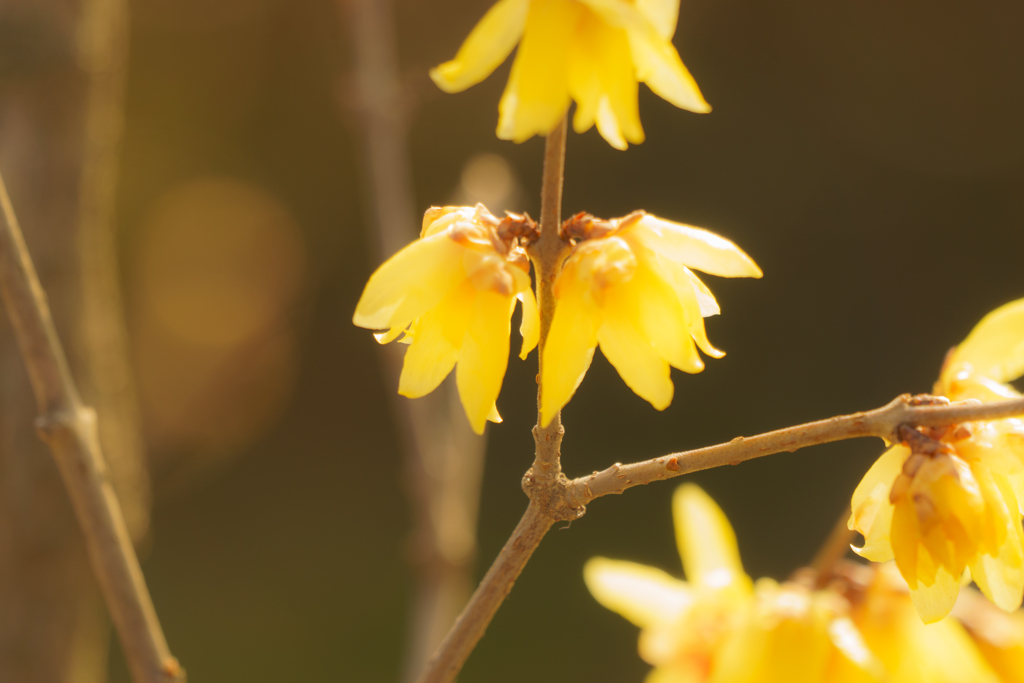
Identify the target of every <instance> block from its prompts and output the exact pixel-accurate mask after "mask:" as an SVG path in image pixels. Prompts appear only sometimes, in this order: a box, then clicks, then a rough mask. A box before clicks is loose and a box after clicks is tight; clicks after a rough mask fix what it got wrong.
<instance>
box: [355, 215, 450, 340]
mask: <svg viewBox="0 0 1024 683" xmlns="http://www.w3.org/2000/svg"><path fill="white" fill-rule="evenodd" d="M463 251H464V248H463V247H462V246H460V245H459V244H457V243H456V242H455V241H454V240H452V239H450V238H449V237H448V235H447V234H446V233H440V234H436V235H432V236H430V237H427V238H425V239H421V240H417V241H415V242H413V243H412V244H410V245H409V246H407V247H405V248H403V249H402V250H401V251H399V252H398V253H397V254H395V255H394V256H392V257H391V258H390V259H388V260H387V261H385V262H384V264H383V265H381V267H380V268H378V269H377V270H376V271H375V272H374V273H373V275H371V276H370V280H369V281H368V282H367V283H366V289H364V290H363V295H362V296H361V297H360V298H359V303H358V304H356V312H355V315H353V316H352V322H353V323H355V324H356V325H358V326H359V327H366V328H369V329H371V330H383V329H386V328H390V327H399V328H404V327H405V326H406V325H408V324H409V323H410V322H412V321H413V320H414V319H415V318H418V317H419V316H421V315H422V314H423V313H425V312H426V311H427V310H429V309H431V308H433V307H434V306H436V305H437V303H438V302H439V301H441V299H443V298H444V297H445V295H446V294H448V292H449V291H450V290H451V289H452V287H454V286H455V285H457V284H458V283H459V282H460V281H462V280H463V279H464V278H465V277H466V274H465V272H463V270H462V265H461V264H462V252H463Z"/></svg>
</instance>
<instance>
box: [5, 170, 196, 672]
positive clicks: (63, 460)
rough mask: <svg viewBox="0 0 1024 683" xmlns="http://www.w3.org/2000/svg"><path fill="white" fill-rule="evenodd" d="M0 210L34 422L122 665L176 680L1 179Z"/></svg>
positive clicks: (92, 422)
mask: <svg viewBox="0 0 1024 683" xmlns="http://www.w3.org/2000/svg"><path fill="white" fill-rule="evenodd" d="M0 208H2V214H3V215H2V218H0V296H2V298H3V301H4V304H5V306H6V307H7V313H8V315H9V317H10V319H11V324H12V326H13V328H14V335H15V338H16V339H17V342H18V346H19V348H20V349H21V354H22V357H23V359H24V361H25V365H26V367H27V369H28V374H29V379H30V381H31V383H32V389H33V392H34V394H35V397H36V404H37V408H38V412H39V417H38V419H37V421H36V426H37V428H38V430H39V434H40V437H41V438H42V439H43V441H45V442H46V444H47V445H48V446H49V447H50V450H51V451H52V453H53V457H54V460H55V461H56V463H57V468H58V469H59V470H60V473H61V478H62V479H63V480H64V484H65V486H66V487H67V490H68V494H69V496H70V498H71V503H72V506H73V507H74V510H75V514H76V516H77V517H78V521H79V524H80V525H81V528H82V533H83V535H84V537H85V542H86V547H87V549H88V551H89V557H90V560H91V561H92V566H93V571H94V572H95V574H96V578H97V580H98V582H99V584H100V588H101V590H102V592H103V595H104V597H105V599H106V603H107V608H108V609H109V610H110V614H111V616H112V617H113V620H114V624H115V625H116V627H117V630H118V633H119V635H120V636H121V643H122V645H123V647H124V652H125V656H126V658H127V660H128V664H129V668H130V669H131V671H132V675H133V678H134V680H135V681H136V683H168V682H169V681H183V680H184V672H183V671H182V670H181V668H180V667H179V665H178V662H177V660H176V659H174V657H172V656H171V653H170V650H169V649H168V647H167V641H166V640H165V639H164V634H163V631H162V630H161V628H160V622H159V621H158V619H157V616H156V610H155V609H154V607H153V601H152V599H151V598H150V596H149V591H148V590H147V588H146V584H145V580H144V579H143V576H142V569H141V568H140V567H139V561H138V558H137V557H136V556H135V549H134V548H133V547H132V542H131V538H130V536H129V534H128V527H127V525H126V524H125V521H124V516H123V515H122V513H121V507H120V505H119V503H118V500H117V497H116V495H115V494H114V489H113V487H112V486H111V484H110V478H109V472H108V469H107V465H106V462H105V461H104V460H103V454H102V452H101V450H100V445H99V438H98V433H97V429H96V413H95V412H94V411H93V410H92V409H90V408H88V407H86V406H84V405H82V401H81V399H80V398H79V395H78V389H77V388H76V387H75V384H74V380H73V379H72V378H71V373H70V371H69V370H68V363H67V359H66V357H65V355H64V350H63V348H62V347H61V344H60V340H59V339H58V338H57V332H56V330H55V329H54V326H53V320H52V319H51V316H50V309H49V306H48V305H47V302H46V294H45V293H44V292H43V289H42V286H41V285H40V284H39V278H38V277H37V275H36V272H35V268H34V266H33V265H32V261H31V258H30V257H29V254H28V250H27V249H26V248H25V241H24V238H23V237H22V234H21V228H20V227H19V226H18V222H17V218H16V217H15V215H14V209H13V207H12V206H11V201H10V198H9V197H8V196H7V188H6V186H5V185H4V184H3V179H2V178H0Z"/></svg>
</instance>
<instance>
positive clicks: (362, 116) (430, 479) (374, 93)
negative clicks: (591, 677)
mask: <svg viewBox="0 0 1024 683" xmlns="http://www.w3.org/2000/svg"><path fill="white" fill-rule="evenodd" d="M339 10H340V12H341V15H342V17H343V18H344V19H345V24H346V27H347V28H348V29H349V31H350V37H351V44H352V48H353V57H354V69H353V75H354V79H353V83H352V84H353V85H354V92H353V93H352V95H354V97H352V98H351V101H352V102H353V103H354V104H355V107H354V111H355V113H356V114H357V115H358V116H357V120H358V126H359V135H358V137H359V139H360V141H361V142H362V153H363V169H364V173H363V177H364V185H365V190H366V195H367V204H368V205H369V206H370V207H371V208H372V214H373V221H372V222H371V225H369V226H368V227H370V228H371V230H370V233H371V234H372V235H373V237H374V239H373V246H374V247H375V248H374V249H373V250H372V252H373V253H372V258H373V259H374V260H375V261H377V262H379V261H383V260H384V259H386V258H387V257H389V256H390V255H392V254H394V253H395V252H396V251H398V250H399V249H401V248H402V247H404V246H405V245H406V244H408V243H409V242H410V241H412V240H413V239H415V238H416V235H417V232H418V230H419V221H418V220H417V219H416V215H415V212H416V209H415V192H414V190H413V174H412V171H411V168H410V166H411V164H410V161H409V151H408V142H407V137H408V120H407V116H406V115H405V114H404V111H405V109H406V107H405V106H403V101H402V100H403V93H402V84H401V78H400V74H399V67H398V46H397V38H396V36H395V20H394V3H393V2H391V1H390V0H339ZM379 350H380V355H381V360H382V365H383V368H384V375H385V378H386V381H387V383H388V386H389V388H390V389H389V391H388V394H389V395H390V396H391V399H392V409H393V412H394V415H395V417H396V418H397V422H398V426H399V430H398V431H399V435H400V446H401V450H402V459H403V461H404V465H405V474H406V483H407V492H408V495H409V499H410V503H411V507H412V509H413V514H412V517H413V519H414V525H415V526H414V529H413V532H412V543H411V544H410V545H411V547H412V552H411V555H412V557H411V561H412V565H413V569H414V571H415V577H416V588H415V594H414V597H413V601H412V610H411V615H410V622H409V634H408V643H407V645H406V652H405V663H404V667H403V669H404V671H403V676H402V680H404V681H410V682H411V681H414V680H415V679H416V676H417V675H418V674H419V673H420V671H422V669H423V666H424V664H425V663H426V661H427V658H428V657H429V656H430V655H431V654H432V653H433V652H434V650H435V649H436V648H437V646H438V645H439V644H440V643H441V640H442V639H443V638H444V635H445V634H446V633H447V632H448V629H449V628H450V627H451V625H452V623H453V622H454V621H455V619H456V617H457V616H458V614H459V610H460V609H461V608H462V607H463V606H464V605H465V604H466V599H467V598H468V597H469V594H470V591H471V590H472V581H471V570H472V567H473V560H474V559H475V557H476V523H477V508H478V505H479V501H480V483H481V476H482V473H483V459H484V451H485V447H486V440H485V439H484V438H483V437H480V436H477V435H476V434H474V433H473V430H472V429H471V428H470V427H469V422H468V421H467V420H466V418H465V416H464V415H463V412H462V407H461V405H460V404H459V399H458V395H457V393H456V389H455V386H454V383H453V382H452V381H451V379H452V378H449V380H448V381H446V382H445V383H443V384H442V385H441V387H439V388H438V389H437V390H436V391H434V392H433V393H432V394H430V395H429V396H425V397H423V398H420V399H417V400H415V401H410V400H409V399H407V398H404V397H402V396H399V395H398V394H396V393H395V392H394V387H395V386H397V385H398V379H399V376H400V374H401V371H402V361H403V356H404V352H403V349H402V348H401V346H400V345H398V344H390V345H387V346H382V347H380V349H379Z"/></svg>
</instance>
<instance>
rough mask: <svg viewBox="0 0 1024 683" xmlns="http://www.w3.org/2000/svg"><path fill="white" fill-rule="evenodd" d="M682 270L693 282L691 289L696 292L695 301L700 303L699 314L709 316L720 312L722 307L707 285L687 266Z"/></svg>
mask: <svg viewBox="0 0 1024 683" xmlns="http://www.w3.org/2000/svg"><path fill="white" fill-rule="evenodd" d="M683 270H684V272H685V273H686V277H687V278H688V279H689V280H690V282H691V283H692V284H693V291H694V292H695V293H696V294H697V303H698V304H700V314H701V316H702V317H704V318H710V317H711V316H713V315H718V314H719V313H721V312H722V309H721V308H719V307H718V301H717V300H715V295H714V294H712V293H711V290H710V289H708V286H707V285H705V284H704V282H703V281H702V280H701V279H700V278H699V277H697V274H696V273H694V272H693V271H692V270H690V269H689V268H684V269H683Z"/></svg>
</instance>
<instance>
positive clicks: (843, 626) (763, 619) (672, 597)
mask: <svg viewBox="0 0 1024 683" xmlns="http://www.w3.org/2000/svg"><path fill="white" fill-rule="evenodd" d="M673 511H674V517H675V522H676V537H677V541H678V544H679V552H680V555H681V556H682V559H683V568H684V570H685V573H686V576H687V578H688V579H689V581H688V582H687V581H680V580H678V579H675V578H673V577H672V576H670V575H668V574H666V573H665V572H662V571H660V570H658V569H655V568H653V567H646V566H644V565H639V564H634V563H632V562H621V561H614V560H607V559H604V558H594V559H592V560H590V562H588V563H587V566H586V568H585V570H584V578H585V579H586V582H587V587H588V588H589V589H590V592H591V593H592V594H593V595H594V597H595V598H596V599H597V601H598V602H600V603H601V604H602V605H604V606H605V607H607V608H609V609H611V610H614V611H616V612H618V613H619V614H621V615H622V616H624V617H626V618H627V619H629V620H630V621H632V622H633V623H634V624H636V625H637V626H639V627H640V628H641V629H643V630H642V632H641V635H640V656H641V657H643V659H644V660H645V661H647V662H648V663H649V664H652V665H653V666H654V667H656V668H655V669H654V670H653V671H652V672H651V674H650V675H649V676H648V677H647V683H703V682H708V683H774V682H775V681H778V682H779V683H783V682H786V683H817V682H818V681H830V682H832V683H841V682H844V683H853V682H858V681H877V680H879V674H880V670H879V667H878V662H876V661H875V660H874V658H873V657H872V655H871V653H870V652H869V651H868V650H867V648H866V647H865V646H864V643H863V641H862V640H861V638H860V636H859V634H858V633H857V630H856V628H855V627H854V626H853V624H852V622H851V621H850V620H849V619H848V618H847V617H846V616H845V612H846V610H847V609H848V605H847V604H846V602H845V600H844V599H843V598H841V597H840V596H839V595H837V594H835V593H832V592H830V591H812V590H810V589H808V588H806V587H804V586H802V585H798V584H794V583H785V584H782V585H780V584H778V583H776V582H774V581H772V580H771V579H761V580H760V581H758V582H757V584H756V585H754V584H752V583H751V580H750V577H748V576H747V575H746V574H745V573H744V571H743V567H742V565H741V564H740V558H739V551H738V549H737V547H736V537H735V535H734V534H733V531H732V528H731V527H730V526H729V522H728V520H727V519H726V518H725V515H724V514H722V511H721V509H719V508H718V506H717V505H715V503H714V501H712V500H711V498H710V497H708V495H707V494H706V493H704V492H703V491H702V490H701V489H700V488H698V487H697V486H694V485H692V484H686V485H684V486H681V487H680V488H679V489H678V490H677V491H676V494H675V497H674V499H673Z"/></svg>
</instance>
